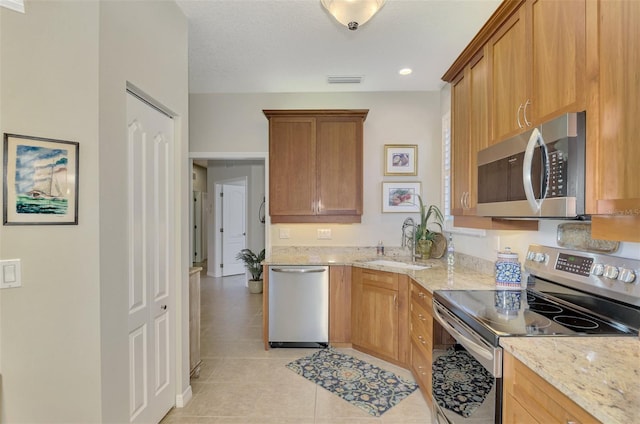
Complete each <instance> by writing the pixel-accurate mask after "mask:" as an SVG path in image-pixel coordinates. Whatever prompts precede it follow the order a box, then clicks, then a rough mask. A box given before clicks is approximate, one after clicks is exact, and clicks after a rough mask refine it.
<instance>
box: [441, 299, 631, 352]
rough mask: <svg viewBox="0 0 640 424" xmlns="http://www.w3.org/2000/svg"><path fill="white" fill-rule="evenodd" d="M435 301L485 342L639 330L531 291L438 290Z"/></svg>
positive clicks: (621, 333) (617, 333)
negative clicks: (524, 337)
mask: <svg viewBox="0 0 640 424" xmlns="http://www.w3.org/2000/svg"><path fill="white" fill-rule="evenodd" d="M434 299H435V300H437V301H439V302H440V303H441V304H442V305H443V306H445V307H446V308H447V309H449V310H450V311H451V312H453V313H454V314H455V315H456V316H457V317H458V318H459V319H460V320H462V321H463V322H465V323H466V324H467V325H469V326H470V327H471V328H473V329H474V330H475V331H477V332H478V333H480V334H481V335H482V336H483V337H484V338H485V339H487V340H489V341H491V340H493V343H494V344H495V345H497V342H498V338H499V337H506V336H583V335H597V336H605V335H637V334H638V331H637V329H635V330H634V329H633V328H630V327H628V326H627V325H625V324H622V323H620V322H616V321H613V320H610V319H608V318H607V317H603V316H601V315H600V314H598V313H589V311H585V310H584V308H581V307H580V306H576V307H572V306H571V305H568V304H567V303H565V302H563V301H562V299H560V300H559V301H558V300H556V299H552V298H549V297H546V296H543V295H541V294H539V293H536V292H534V291H531V290H438V291H435V292H434Z"/></svg>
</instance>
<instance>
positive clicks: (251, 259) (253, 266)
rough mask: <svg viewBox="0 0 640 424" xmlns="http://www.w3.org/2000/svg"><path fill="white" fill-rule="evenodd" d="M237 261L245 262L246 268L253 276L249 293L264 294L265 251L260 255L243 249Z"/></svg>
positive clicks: (237, 256)
mask: <svg viewBox="0 0 640 424" xmlns="http://www.w3.org/2000/svg"><path fill="white" fill-rule="evenodd" d="M236 259H238V260H240V261H242V262H244V266H245V268H247V271H249V274H251V279H250V280H249V293H262V261H264V249H262V251H261V252H260V253H259V254H257V255H256V254H255V253H253V251H252V250H251V249H242V250H241V251H240V252H238V254H237V255H236Z"/></svg>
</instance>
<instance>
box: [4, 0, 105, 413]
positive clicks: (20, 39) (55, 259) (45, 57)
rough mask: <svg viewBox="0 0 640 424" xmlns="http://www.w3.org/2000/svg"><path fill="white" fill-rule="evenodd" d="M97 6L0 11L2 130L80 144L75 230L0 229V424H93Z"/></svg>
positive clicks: (40, 4)
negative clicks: (14, 275)
mask: <svg viewBox="0 0 640 424" xmlns="http://www.w3.org/2000/svg"><path fill="white" fill-rule="evenodd" d="M98 10H99V7H98V3H95V2H83V3H75V2H44V1H33V2H28V3H27V13H26V14H19V13H16V12H12V11H8V10H0V19H1V24H0V28H1V32H2V45H1V50H0V53H1V58H2V60H1V63H2V65H1V66H2V80H1V81H0V86H1V87H2V97H1V98H0V102H1V103H2V131H3V132H9V133H17V134H25V135H31V136H39V137H47V138H54V139H62V140H71V141H77V142H79V143H80V150H79V153H80V168H79V189H80V193H79V218H78V221H79V224H78V225H71V226H66V225H62V226H3V227H0V246H1V251H2V257H3V258H6V259H11V258H20V259H21V261H22V287H21V288H15V289H9V290H4V291H3V293H2V304H1V306H0V310H1V314H2V318H1V321H2V342H1V345H2V399H1V401H2V406H1V407H0V410H1V411H2V412H1V420H2V422H8V423H9V422H10V423H18V422H30V423H32V422H72V421H75V422H96V421H99V420H100V330H99V328H100V287H99V283H100V281H99V265H100V264H99V257H98V220H99V208H98V205H99V199H98V190H97V188H98V174H97V169H98V127H99V124H98Z"/></svg>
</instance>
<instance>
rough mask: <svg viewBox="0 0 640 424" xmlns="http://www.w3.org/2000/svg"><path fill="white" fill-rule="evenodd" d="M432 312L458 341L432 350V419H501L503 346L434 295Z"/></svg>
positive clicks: (446, 423)
mask: <svg viewBox="0 0 640 424" xmlns="http://www.w3.org/2000/svg"><path fill="white" fill-rule="evenodd" d="M433 313H434V314H433V316H434V318H435V319H436V320H437V321H438V323H439V324H440V325H441V326H442V327H443V329H444V330H445V331H446V332H447V333H448V334H449V335H450V336H451V337H453V338H454V339H455V340H456V342H457V343H456V345H455V347H454V349H449V350H448V351H443V350H435V349H434V351H433V368H434V369H433V375H434V377H433V382H432V384H433V385H432V393H433V395H432V396H433V399H432V404H433V409H432V422H433V423H435V424H458V423H501V422H502V411H501V410H502V348H500V347H497V346H493V345H492V344H490V343H489V342H487V341H486V340H485V339H484V338H482V337H481V336H480V335H478V333H476V332H475V331H474V330H472V329H471V328H470V327H469V326H468V325H466V324H465V323H464V322H463V321H462V320H460V318H458V317H457V316H456V315H455V314H453V313H452V312H451V311H450V310H449V309H447V308H446V307H445V306H443V305H442V304H441V303H439V302H438V301H437V300H435V299H434V300H433ZM456 367H458V369H456ZM474 385H475V386H474Z"/></svg>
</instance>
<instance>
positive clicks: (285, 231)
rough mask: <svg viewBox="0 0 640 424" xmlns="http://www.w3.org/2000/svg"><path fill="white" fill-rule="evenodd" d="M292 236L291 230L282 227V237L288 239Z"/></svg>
mask: <svg viewBox="0 0 640 424" xmlns="http://www.w3.org/2000/svg"><path fill="white" fill-rule="evenodd" d="M289 237H291V231H290V230H289V229H288V228H280V238H281V239H288V238H289Z"/></svg>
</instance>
